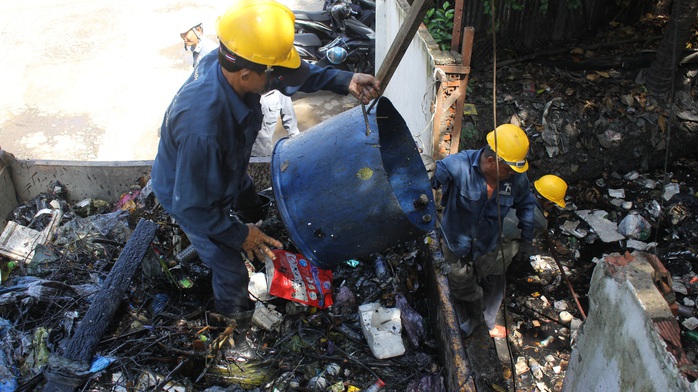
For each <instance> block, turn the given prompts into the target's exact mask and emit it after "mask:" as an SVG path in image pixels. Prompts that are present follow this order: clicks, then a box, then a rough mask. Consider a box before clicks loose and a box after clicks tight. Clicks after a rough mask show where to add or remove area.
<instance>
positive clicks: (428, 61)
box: [376, 0, 455, 152]
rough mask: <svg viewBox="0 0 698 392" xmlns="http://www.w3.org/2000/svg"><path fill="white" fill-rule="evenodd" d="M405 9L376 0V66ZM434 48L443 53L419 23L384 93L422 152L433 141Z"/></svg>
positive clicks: (393, 0) (397, 0) (390, 0)
mask: <svg viewBox="0 0 698 392" xmlns="http://www.w3.org/2000/svg"><path fill="white" fill-rule="evenodd" d="M408 10H409V5H408V3H407V2H405V1H404V0H377V1H376V14H377V15H376V37H377V39H376V64H378V67H377V68H376V69H380V65H381V64H382V63H383V60H384V59H385V56H386V54H387V53H388V50H389V49H390V46H391V45H392V43H393V40H394V39H395V36H396V35H397V33H398V31H399V30H400V26H401V24H402V23H403V21H404V20H405V18H406V16H407V12H408ZM434 51H438V52H439V53H438V54H437V55H440V56H441V57H443V56H444V53H443V52H441V51H439V50H438V46H436V44H435V43H434V40H433V39H432V38H431V36H430V35H429V33H428V32H427V30H426V27H424V25H422V26H421V27H420V30H419V31H418V32H417V34H415V36H414V38H413V39H412V43H411V44H410V46H409V47H408V48H407V51H406V52H405V54H404V57H403V58H402V60H401V61H400V64H399V65H398V67H397V69H396V70H395V73H394V74H393V77H392V79H391V80H390V83H389V84H388V87H387V89H386V90H385V93H384V95H385V96H386V97H387V98H388V99H390V101H391V102H392V103H393V105H395V108H396V109H397V110H398V112H400V114H401V115H402V117H403V118H404V119H405V122H406V123H407V126H408V127H409V129H410V132H412V135H413V136H414V138H415V140H416V141H417V144H418V146H419V147H420V148H422V149H423V151H426V152H431V150H432V144H433V140H432V127H433V126H432V124H431V120H432V110H431V108H432V105H433V103H434V92H435V87H436V86H435V79H434V68H435V66H434V57H433V55H432V53H434ZM447 57H450V60H451V61H450V62H449V63H454V62H455V60H454V59H453V57H452V56H450V55H447Z"/></svg>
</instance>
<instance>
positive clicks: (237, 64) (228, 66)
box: [218, 44, 267, 73]
mask: <svg viewBox="0 0 698 392" xmlns="http://www.w3.org/2000/svg"><path fill="white" fill-rule="evenodd" d="M218 62H219V63H220V64H221V66H222V67H223V68H224V69H225V70H226V71H228V72H237V71H239V70H241V69H243V68H246V69H250V70H252V71H255V72H257V73H264V70H266V68H267V67H266V66H265V65H262V64H257V63H253V62H251V61H248V60H245V59H244V58H242V57H240V56H238V55H236V54H235V53H233V52H231V51H230V50H228V48H226V47H225V46H224V45H223V44H221V45H220V46H219V47H218Z"/></svg>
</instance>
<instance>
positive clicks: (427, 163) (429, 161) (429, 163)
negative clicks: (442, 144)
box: [420, 154, 436, 180]
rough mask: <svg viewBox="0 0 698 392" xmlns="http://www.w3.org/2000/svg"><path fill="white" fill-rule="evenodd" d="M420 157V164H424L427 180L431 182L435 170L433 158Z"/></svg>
mask: <svg viewBox="0 0 698 392" xmlns="http://www.w3.org/2000/svg"><path fill="white" fill-rule="evenodd" d="M420 155H421V157H422V163H424V168H425V169H426V170H427V174H428V175H429V179H430V180H431V178H432V177H434V171H435V170H436V161H435V160H434V158H432V157H431V155H428V154H420Z"/></svg>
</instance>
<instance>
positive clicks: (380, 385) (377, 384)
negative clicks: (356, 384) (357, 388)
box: [362, 378, 385, 392]
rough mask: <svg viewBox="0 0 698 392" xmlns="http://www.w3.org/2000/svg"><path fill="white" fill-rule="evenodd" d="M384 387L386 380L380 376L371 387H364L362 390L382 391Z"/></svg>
mask: <svg viewBox="0 0 698 392" xmlns="http://www.w3.org/2000/svg"><path fill="white" fill-rule="evenodd" d="M383 387H385V381H383V380H381V379H380V378H379V379H377V380H376V382H374V383H373V384H372V385H371V386H370V387H368V388H366V389H363V390H362V391H363V392H378V391H382V390H383Z"/></svg>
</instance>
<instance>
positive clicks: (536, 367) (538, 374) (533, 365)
mask: <svg viewBox="0 0 698 392" xmlns="http://www.w3.org/2000/svg"><path fill="white" fill-rule="evenodd" d="M528 367H529V368H530V369H531V373H533V377H535V378H536V379H537V380H540V379H541V378H543V369H542V368H541V366H540V364H539V363H538V361H536V360H535V358H528Z"/></svg>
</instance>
